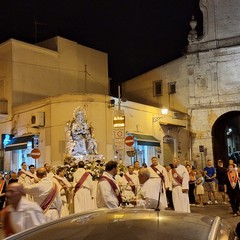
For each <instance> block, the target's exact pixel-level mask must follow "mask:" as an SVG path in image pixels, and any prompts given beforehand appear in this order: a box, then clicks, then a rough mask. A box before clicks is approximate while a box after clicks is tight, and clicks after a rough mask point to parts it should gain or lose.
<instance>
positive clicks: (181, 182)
mask: <svg viewBox="0 0 240 240" xmlns="http://www.w3.org/2000/svg"><path fill="white" fill-rule="evenodd" d="M173 166H174V168H173V169H171V170H170V171H171V174H170V177H171V182H172V199H173V205H174V209H175V211H177V212H186V213H190V204H189V197H188V189H189V185H188V182H189V174H188V171H187V169H186V167H184V166H183V165H181V164H180V159H179V158H174V159H173Z"/></svg>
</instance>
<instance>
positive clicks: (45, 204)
mask: <svg viewBox="0 0 240 240" xmlns="http://www.w3.org/2000/svg"><path fill="white" fill-rule="evenodd" d="M56 194H57V184H56V183H53V188H52V189H51V191H50V192H49V194H48V195H47V197H46V198H45V200H44V201H43V202H42V203H41V205H40V207H41V208H42V210H43V213H46V212H47V211H48V209H49V208H50V207H51V204H52V203H53V200H54V199H55V197H56Z"/></svg>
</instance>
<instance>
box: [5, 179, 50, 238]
mask: <svg viewBox="0 0 240 240" xmlns="http://www.w3.org/2000/svg"><path fill="white" fill-rule="evenodd" d="M24 194H25V193H24V190H23V185H22V184H20V183H11V184H9V186H8V187H7V192H6V196H7V200H8V205H7V207H6V208H5V209H4V210H3V211H2V212H1V218H2V222H3V230H4V232H5V237H7V236H10V235H13V234H15V233H18V232H21V231H24V230H26V229H28V228H31V227H34V226H38V225H40V224H43V223H45V222H46V219H45V216H44V214H43V211H42V209H41V208H40V206H39V205H38V204H37V203H35V202H31V201H28V200H27V199H26V198H25V197H24Z"/></svg>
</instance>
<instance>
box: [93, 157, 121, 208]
mask: <svg viewBox="0 0 240 240" xmlns="http://www.w3.org/2000/svg"><path fill="white" fill-rule="evenodd" d="M117 165H118V163H117V162H116V161H109V162H107V164H106V166H105V172H104V173H103V175H102V176H101V178H100V179H99V182H98V187H97V199H96V202H97V207H98V208H111V209H114V208H119V206H120V204H121V202H122V199H121V193H120V188H119V186H118V183H117V181H116V180H115V179H114V177H115V176H116V175H117V172H118V170H117Z"/></svg>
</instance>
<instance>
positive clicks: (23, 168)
mask: <svg viewBox="0 0 240 240" xmlns="http://www.w3.org/2000/svg"><path fill="white" fill-rule="evenodd" d="M26 175H27V164H26V162H22V164H21V170H20V171H19V172H18V182H19V183H21V184H23V183H24V182H25V178H26Z"/></svg>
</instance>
